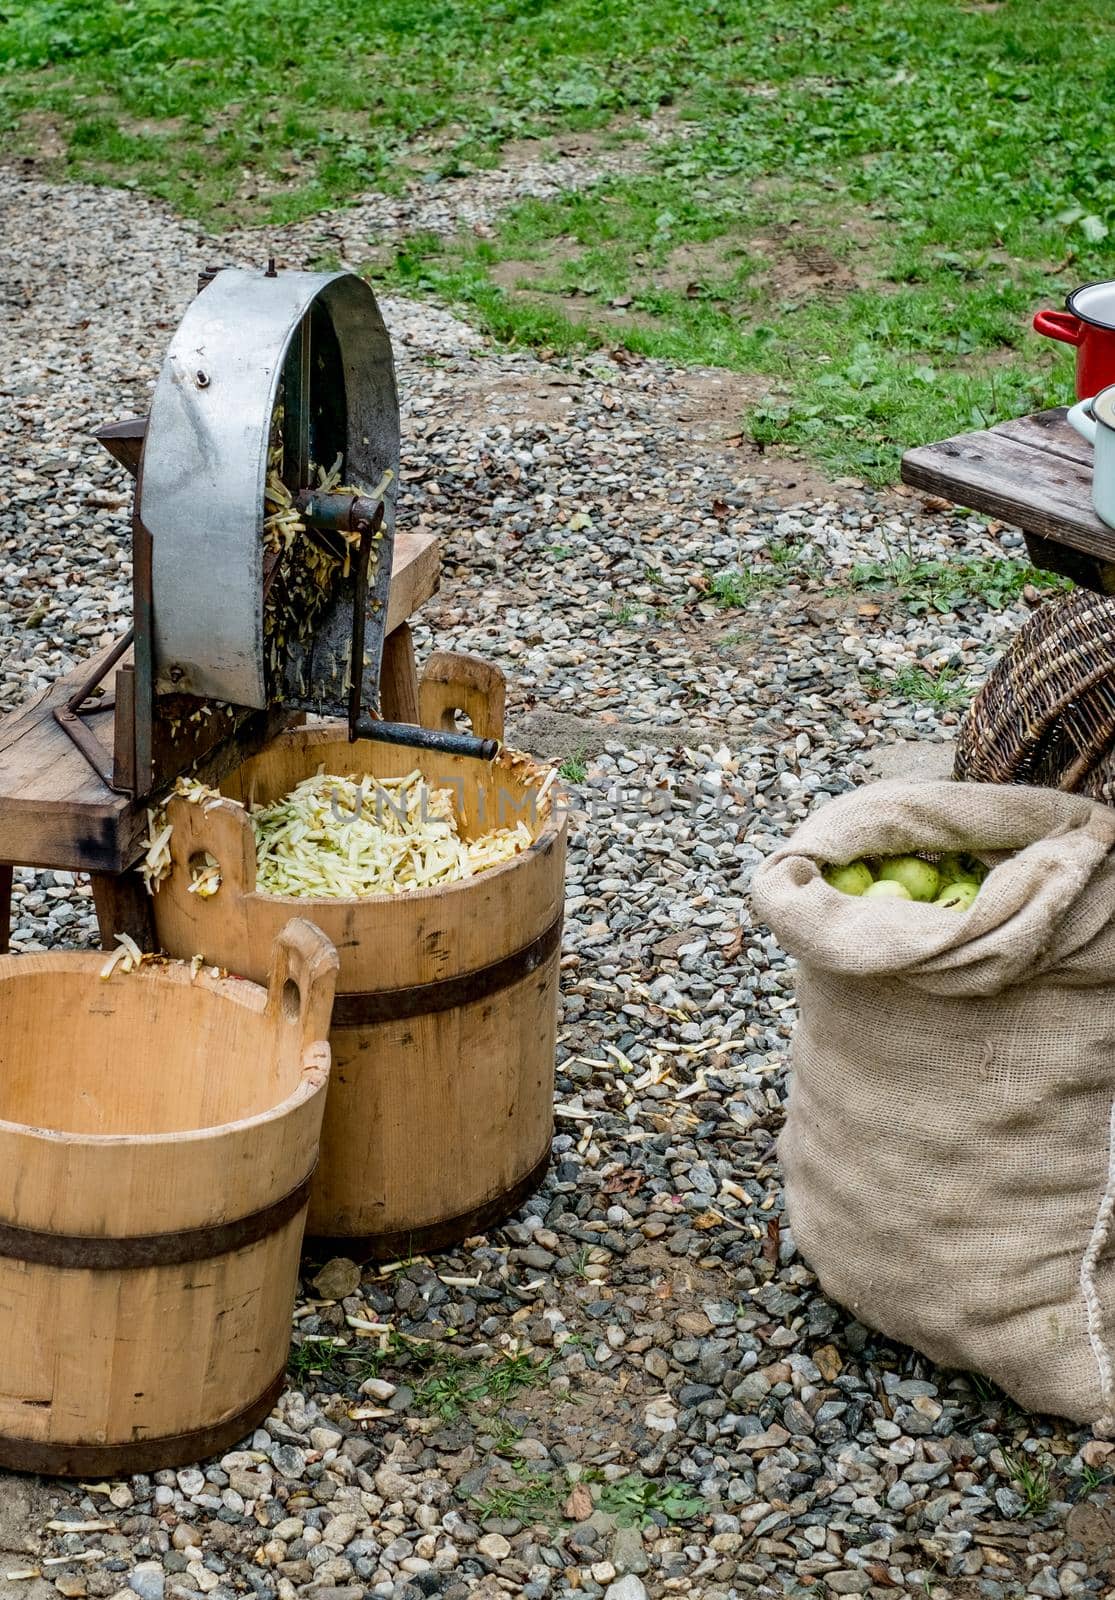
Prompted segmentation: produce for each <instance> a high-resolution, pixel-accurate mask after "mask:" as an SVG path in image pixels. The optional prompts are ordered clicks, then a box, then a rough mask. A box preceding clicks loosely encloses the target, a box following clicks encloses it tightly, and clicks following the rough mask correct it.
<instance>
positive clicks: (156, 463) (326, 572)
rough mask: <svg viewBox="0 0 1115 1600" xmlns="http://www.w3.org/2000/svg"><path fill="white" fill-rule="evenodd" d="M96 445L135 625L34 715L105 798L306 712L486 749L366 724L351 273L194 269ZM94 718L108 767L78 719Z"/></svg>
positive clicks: (374, 550) (368, 378) (386, 357)
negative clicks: (124, 502)
mask: <svg viewBox="0 0 1115 1600" xmlns="http://www.w3.org/2000/svg"><path fill="white" fill-rule="evenodd" d="M97 437H98V439H99V440H100V441H101V443H102V444H104V445H105V447H106V448H107V449H108V450H109V451H110V452H111V454H112V455H113V456H114V457H115V458H116V459H117V460H118V461H119V462H121V463H122V464H123V465H124V466H125V467H126V468H127V469H128V470H129V471H130V472H132V473H134V474H135V476H136V488H135V501H134V508H133V516H132V535H133V626H132V628H131V629H130V630H129V632H128V633H127V634H125V635H124V636H123V637H122V638H121V639H120V641H119V642H118V644H117V645H116V646H115V648H114V649H113V650H112V651H111V652H110V653H109V654H108V656H106V657H103V658H101V660H100V661H99V663H98V665H97V670H96V673H95V675H94V676H92V677H86V678H84V679H82V680H81V681H79V682H76V685H75V687H74V688H73V690H72V692H71V693H70V694H69V696H68V698H67V699H66V700H65V702H64V703H62V704H60V705H57V706H55V708H54V713H53V714H54V717H55V719H56V721H57V722H58V724H59V725H60V726H61V727H62V728H63V729H64V730H65V732H66V733H67V735H68V736H69V738H70V739H72V740H73V742H74V744H75V745H76V746H77V747H78V749H80V750H81V752H82V755H83V756H84V757H85V759H86V760H87V761H88V762H89V764H90V765H91V766H92V767H93V769H94V771H95V772H96V773H97V774H98V775H99V777H100V778H101V779H102V780H103V782H104V783H105V784H106V785H107V786H108V787H109V788H110V789H111V790H113V791H114V792H116V793H117V794H122V795H127V796H129V797H130V798H131V799H132V800H133V801H139V800H141V799H142V798H143V797H145V796H147V795H150V794H152V793H155V792H157V791H159V790H162V789H165V788H166V787H167V786H168V785H169V784H171V783H173V782H174V780H175V779H176V778H177V777H178V776H179V775H181V774H184V773H187V772H188V771H189V770H190V769H191V768H192V767H193V766H194V765H195V764H196V763H197V762H199V761H200V760H201V759H202V758H205V759H206V761H207V763H208V764H209V765H210V770H212V759H213V757H214V756H215V755H216V757H217V760H218V762H219V761H220V751H221V750H222V749H223V748H224V747H226V746H227V747H228V761H227V766H231V765H233V764H234V763H235V762H237V761H239V760H242V759H243V758H244V757H245V756H247V755H249V754H251V753H252V752H253V751H254V750H256V749H259V748H261V747H262V745H263V744H265V743H266V742H267V741H268V740H269V739H271V738H272V737H273V736H274V735H275V734H276V733H277V732H278V731H279V730H280V729H281V728H282V727H284V726H286V725H289V723H290V722H291V721H292V720H294V719H295V718H296V717H297V716H299V715H301V714H302V713H304V712H310V713H314V714H317V715H321V716H329V717H339V718H342V719H344V720H345V721H346V722H347V725H348V732H349V738H350V739H352V740H355V739H358V738H361V739H383V740H388V741H391V742H394V743H399V744H409V745H415V746H423V747H427V748H429V747H434V748H438V749H441V750H444V751H446V752H447V753H452V754H455V755H469V756H475V757H479V758H481V759H486V760H490V759H492V758H493V757H494V756H495V754H496V752H497V745H496V743H495V741H493V740H490V739H479V738H476V737H474V736H473V735H471V734H466V733H458V732H453V731H442V730H439V729H429V728H420V727H418V726H416V725H415V724H412V723H396V722H387V721H383V720H382V719H381V718H380V717H379V716H378V706H379V679H380V668H381V661H382V656H383V644H384V634H385V626H386V618H387V597H388V587H389V584H390V578H391V563H392V547H393V543H394V530H395V492H396V486H397V483H398V470H399V405H398V398H397V394H396V389H395V374H394V364H393V360H392V355H391V344H390V340H389V338H388V335H387V330H386V328H385V327H384V324H383V319H382V317H381V315H380V312H379V308H378V306H377V304H376V300H375V296H374V295H373V293H372V291H371V289H370V288H369V287H368V285H367V284H366V283H364V282H363V280H362V279H360V278H358V277H356V276H355V275H353V274H351V273H347V272H277V271H276V270H275V267H274V263H273V262H272V263H270V264H269V266H268V267H267V269H266V270H265V271H246V270H240V269H237V268H225V269H222V270H213V271H208V272H205V273H203V274H202V276H201V281H200V287H199V292H198V294H197V297H196V298H195V299H194V300H193V301H192V302H191V304H190V306H189V307H188V309H187V311H186V313H185V315H184V317H183V318H182V321H181V323H180V324H179V326H178V329H177V331H176V333H175V334H174V336H173V338H172V340H171V342H170V347H169V349H168V350H167V354H166V358H165V360H164V362H163V365H162V370H161V372H160V374H159V377H158V381H157V383H156V386H155V391H154V395H153V399H152V404H151V410H150V414H149V416H148V417H147V418H146V419H143V418H133V419H129V420H127V421H124V422H118V423H111V424H109V425H108V426H107V427H105V428H102V429H101V430H100V432H99V433H98V435H97ZM129 649H130V650H131V659H130V660H127V659H125V658H126V655H127V653H128V651H129ZM110 673H114V675H115V676H114V689H113V693H112V695H111V696H109V695H108V694H106V692H105V687H104V684H105V680H106V679H107V677H108V676H109V674H110ZM109 711H112V712H114V714H115V717H114V721H115V727H114V739H113V749H112V754H111V760H109V757H108V753H107V750H106V746H105V744H104V743H103V742H102V741H101V740H99V739H98V738H97V737H96V736H95V735H94V733H93V732H92V730H91V728H90V725H89V724H90V719H92V718H95V717H99V716H103V715H104V714H105V713H107V712H109Z"/></svg>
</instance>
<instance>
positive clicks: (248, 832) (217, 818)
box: [166, 794, 256, 907]
mask: <svg viewBox="0 0 1115 1600" xmlns="http://www.w3.org/2000/svg"><path fill="white" fill-rule="evenodd" d="M166 819H167V822H169V824H170V826H171V830H172V831H171V835H170V859H171V863H172V865H173V868H174V874H175V877H174V880H173V881H174V882H175V885H176V888H177V889H178V891H179V893H181V894H183V895H185V894H186V893H187V892H188V886H189V883H190V862H191V861H192V860H193V858H194V857H195V856H201V855H205V854H206V853H207V852H208V854H209V855H211V856H212V857H213V859H214V860H215V861H216V863H217V866H218V868H219V869H220V874H221V887H220V889H218V890H217V892H216V894H214V895H209V896H203V895H197V894H193V895H190V899H191V900H196V901H197V903H198V905H199V907H203V906H208V905H219V904H220V903H221V894H222V891H223V890H224V889H226V888H227V889H230V890H232V891H233V892H234V893H235V894H237V895H247V894H254V892H255V886H256V841H255V834H254V833H253V832H252V823H251V818H250V817H249V816H248V812H247V808H246V807H245V806H242V805H240V804H239V803H238V802H237V801H235V800H227V799H225V798H223V797H222V798H221V799H219V800H205V801H201V802H198V801H194V800H187V799H186V797H185V796H184V795H180V794H176V795H172V796H171V799H170V800H169V802H168V804H167V808H166ZM226 903H227V896H226Z"/></svg>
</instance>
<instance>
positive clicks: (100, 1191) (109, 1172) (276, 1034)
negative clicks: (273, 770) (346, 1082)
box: [0, 920, 336, 1477]
mask: <svg viewBox="0 0 1115 1600" xmlns="http://www.w3.org/2000/svg"><path fill="white" fill-rule="evenodd" d="M272 943H273V946H274V951H275V959H274V963H273V966H272V971H271V978H270V987H269V990H264V989H262V988H259V987H257V986H256V985H255V984H248V983H243V982H239V981H237V980H235V979H229V978H223V979H222V978H216V977H213V976H210V975H208V974H205V973H199V974H198V975H197V976H196V977H195V976H193V975H192V974H191V970H190V967H189V966H188V965H186V964H184V963H182V964H180V963H177V962H165V961H164V962H162V963H161V964H158V963H154V964H144V965H143V966H142V967H140V968H139V969H138V970H137V971H135V972H129V973H124V972H121V971H120V970H119V969H117V970H116V971H115V972H114V973H113V974H112V976H111V977H109V978H108V979H107V980H102V978H101V970H102V968H103V966H104V964H105V957H104V955H103V954H85V953H75V952H67V953H53V952H52V953H50V954H45V955H27V956H14V957H11V956H9V957H5V958H3V959H0V1313H2V1319H3V1339H2V1340H0V1466H4V1467H10V1468H14V1469H15V1470H17V1471H24V1472H41V1473H49V1474H52V1475H56V1476H62V1477H73V1476H79V1477H88V1476H94V1477H101V1476H104V1475H106V1474H107V1475H110V1476H117V1475H125V1474H129V1473H134V1472H148V1471H151V1470H154V1469H157V1468H162V1467H173V1466H179V1465H182V1464H183V1463H185V1462H189V1461H196V1460H197V1459H198V1458H199V1457H201V1456H206V1455H211V1454H215V1453H219V1452H220V1451H222V1450H226V1449H228V1448H229V1446H230V1445H233V1444H235V1443H236V1442H237V1441H238V1440H240V1439H242V1438H244V1436H245V1435H246V1434H248V1433H250V1432H251V1430H252V1429H253V1428H254V1427H255V1426H256V1424H257V1423H258V1422H259V1421H261V1420H262V1419H263V1418H264V1417H265V1416H266V1415H267V1413H268V1412H269V1411H270V1409H271V1407H272V1406H273V1404H274V1402H275V1400H276V1398H277V1396H278V1394H279V1391H280V1389H281V1388H282V1383H283V1373H284V1368H285V1365H286V1359H287V1352H288V1349H289V1344H290V1318H291V1310H292V1307H293V1303H294V1295H295V1290H296V1287H297V1274H298V1260H299V1252H300V1247H301V1242H302V1232H303V1226H304V1223H305V1217H306V1206H307V1200H308V1196H309V1185H310V1177H311V1175H312V1173H313V1170H314V1165H315V1162H316V1159H317V1150H318V1141H319V1136H320V1129H321V1119H322V1113H323V1111H324V1108H325V1091H326V1088H327V1085H328V1078H329V1047H328V1045H327V1044H326V1043H324V1040H325V1036H326V1032H327V1029H328V1024H329V1011H330V1006H331V1004H332V998H333V986H334V980H335V975H336V954H335V952H334V951H333V950H332V948H331V947H330V945H329V943H328V941H327V940H326V939H325V937H324V935H323V934H321V933H320V932H319V931H318V930H317V929H316V928H314V927H312V926H310V924H309V923H307V922H305V921H301V920H299V921H294V922H291V923H290V925H289V926H288V927H286V928H285V930H284V931H282V932H281V934H280V937H279V940H278V944H277V946H276V945H274V941H273V942H272Z"/></svg>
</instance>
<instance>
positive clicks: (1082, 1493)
mask: <svg viewBox="0 0 1115 1600" xmlns="http://www.w3.org/2000/svg"><path fill="white" fill-rule="evenodd" d="M1077 1482H1078V1484H1079V1488H1078V1489H1077V1498H1078V1499H1080V1500H1083V1499H1084V1498H1085V1497H1086V1496H1087V1495H1090V1494H1095V1492H1096V1490H1097V1489H1102V1488H1103V1486H1104V1484H1105V1483H1115V1472H1112V1471H1111V1470H1110V1469H1109V1468H1108V1467H1085V1468H1084V1469H1083V1471H1082V1472H1081V1474H1080V1477H1079V1479H1078V1480H1077Z"/></svg>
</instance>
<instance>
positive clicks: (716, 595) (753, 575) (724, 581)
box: [708, 567, 785, 611]
mask: <svg viewBox="0 0 1115 1600" xmlns="http://www.w3.org/2000/svg"><path fill="white" fill-rule="evenodd" d="M784 582H785V573H784V572H783V571H780V570H778V569H776V568H772V567H749V568H748V570H747V571H746V572H740V571H734V572H713V573H710V574H709V579H708V591H709V594H710V595H711V596H712V598H713V600H715V601H716V604H717V605H718V606H722V607H723V608H724V609H725V610H726V611H727V610H733V609H736V608H741V607H743V606H747V605H750V604H751V602H752V600H755V599H757V598H758V596H759V595H761V594H768V593H769V592H770V590H772V589H777V588H779V587H780V585H781V584H782V583H784Z"/></svg>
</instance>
